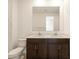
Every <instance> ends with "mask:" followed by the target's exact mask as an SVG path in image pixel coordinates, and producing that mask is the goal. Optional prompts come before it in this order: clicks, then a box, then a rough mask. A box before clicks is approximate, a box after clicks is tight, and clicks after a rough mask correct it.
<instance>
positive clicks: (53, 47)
mask: <svg viewBox="0 0 79 59" xmlns="http://www.w3.org/2000/svg"><path fill="white" fill-rule="evenodd" d="M56 42H57V40H55V39H49V40H48V48H47V56H48V57H47V58H48V59H58V45H57V44H56Z"/></svg>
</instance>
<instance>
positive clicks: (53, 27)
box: [32, 7, 60, 32]
mask: <svg viewBox="0 0 79 59" xmlns="http://www.w3.org/2000/svg"><path fill="white" fill-rule="evenodd" d="M59 11H60V7H32V31H46V32H48V31H59V21H60V18H59V16H60V15H59Z"/></svg>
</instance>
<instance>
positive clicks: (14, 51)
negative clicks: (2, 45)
mask: <svg viewBox="0 0 79 59" xmlns="http://www.w3.org/2000/svg"><path fill="white" fill-rule="evenodd" d="M23 49H24V48H23V47H17V48H15V49H13V50H11V51H10V52H9V54H8V55H10V56H11V55H17V54H19V53H20V52H21V51H22V50H23Z"/></svg>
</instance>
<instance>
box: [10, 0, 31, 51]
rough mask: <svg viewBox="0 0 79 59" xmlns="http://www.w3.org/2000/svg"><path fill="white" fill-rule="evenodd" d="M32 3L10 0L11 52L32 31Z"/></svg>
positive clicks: (28, 0)
mask: <svg viewBox="0 0 79 59" xmlns="http://www.w3.org/2000/svg"><path fill="white" fill-rule="evenodd" d="M31 28H32V1H31V0H9V40H8V42H9V44H8V46H9V51H10V50H11V49H12V48H14V47H16V46H17V40H18V39H20V38H26V35H27V34H28V33H29V32H31V31H32V29H31Z"/></svg>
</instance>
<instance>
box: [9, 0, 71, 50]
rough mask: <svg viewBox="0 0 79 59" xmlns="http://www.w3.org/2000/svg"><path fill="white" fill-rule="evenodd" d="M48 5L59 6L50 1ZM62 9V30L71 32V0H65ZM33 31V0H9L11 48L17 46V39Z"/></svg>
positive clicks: (67, 32)
mask: <svg viewBox="0 0 79 59" xmlns="http://www.w3.org/2000/svg"><path fill="white" fill-rule="evenodd" d="M43 6H44V5H43ZM46 6H57V7H58V5H56V4H53V5H52V4H49V3H48V4H47V5H46ZM60 10H61V12H60V14H61V15H60V16H61V17H60V30H61V32H64V33H66V34H69V0H64V6H62V7H60ZM31 31H32V0H9V40H8V42H9V50H11V49H12V48H13V47H16V45H17V39H19V38H26V35H27V34H28V33H30V32H31Z"/></svg>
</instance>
